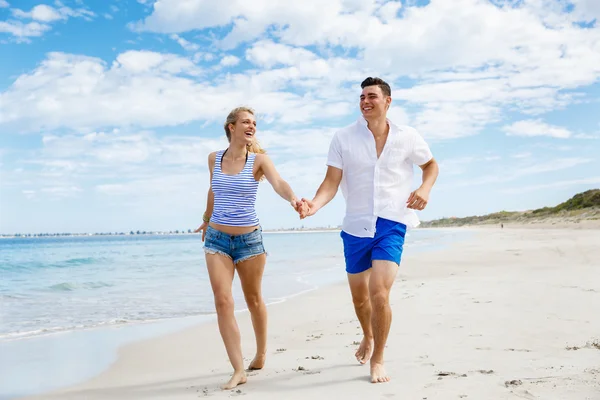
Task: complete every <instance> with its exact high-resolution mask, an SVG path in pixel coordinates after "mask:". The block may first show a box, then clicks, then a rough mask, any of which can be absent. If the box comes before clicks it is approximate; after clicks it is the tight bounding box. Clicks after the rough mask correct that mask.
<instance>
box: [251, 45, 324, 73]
mask: <svg viewBox="0 0 600 400" xmlns="http://www.w3.org/2000/svg"><path fill="white" fill-rule="evenodd" d="M317 58H318V57H317V55H316V54H314V53H313V52H311V51H309V50H306V49H304V48H300V47H293V46H288V45H285V44H281V43H275V42H273V41H271V40H261V41H258V42H256V43H254V44H253V45H252V47H251V48H249V49H248V50H247V51H246V59H247V60H248V61H250V62H251V63H253V64H255V65H258V66H259V67H262V68H273V67H275V66H278V65H284V66H289V65H298V64H301V63H305V62H312V61H315V60H317Z"/></svg>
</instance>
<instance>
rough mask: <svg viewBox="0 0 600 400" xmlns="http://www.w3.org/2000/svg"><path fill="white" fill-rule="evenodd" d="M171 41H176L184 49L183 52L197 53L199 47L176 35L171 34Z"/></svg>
mask: <svg viewBox="0 0 600 400" xmlns="http://www.w3.org/2000/svg"><path fill="white" fill-rule="evenodd" d="M169 37H170V38H171V39H172V40H174V41H176V42H177V43H178V44H179V45H180V46H181V47H183V48H184V50H187V51H197V50H198V49H199V48H200V46H198V45H197V44H195V43H192V42H190V41H188V40H186V39H184V38H182V37H181V36H179V35H177V34H175V33H174V34H172V35H170V36H169Z"/></svg>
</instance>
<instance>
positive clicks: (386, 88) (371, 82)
mask: <svg viewBox="0 0 600 400" xmlns="http://www.w3.org/2000/svg"><path fill="white" fill-rule="evenodd" d="M375 85H377V86H379V88H380V89H381V91H382V92H383V95H384V96H391V95H392V89H391V88H390V85H388V83H387V82H386V81H384V80H383V79H381V78H377V77H375V78H373V77H368V78H367V79H365V80H364V81H362V83H361V84H360V87H361V88H362V89H364V88H366V87H367V86H375Z"/></svg>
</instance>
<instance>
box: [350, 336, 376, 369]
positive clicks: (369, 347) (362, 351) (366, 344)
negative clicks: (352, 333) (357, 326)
mask: <svg viewBox="0 0 600 400" xmlns="http://www.w3.org/2000/svg"><path fill="white" fill-rule="evenodd" d="M372 354H373V339H367V338H366V337H363V340H362V342H360V346H358V350H356V353H354V356H355V357H356V359H357V360H358V362H359V363H361V364H366V363H367V361H369V360H370V359H371V355H372Z"/></svg>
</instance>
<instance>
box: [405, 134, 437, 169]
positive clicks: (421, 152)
mask: <svg viewBox="0 0 600 400" xmlns="http://www.w3.org/2000/svg"><path fill="white" fill-rule="evenodd" d="M409 158H410V160H411V161H412V162H413V163H415V164H417V165H423V164H426V163H427V162H429V161H430V160H431V159H432V158H433V154H432V153H431V149H430V148H429V146H428V145H427V142H425V139H423V137H422V136H421V134H419V132H417V131H416V130H415V131H414V141H413V148H412V151H411V153H410V155H409Z"/></svg>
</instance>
